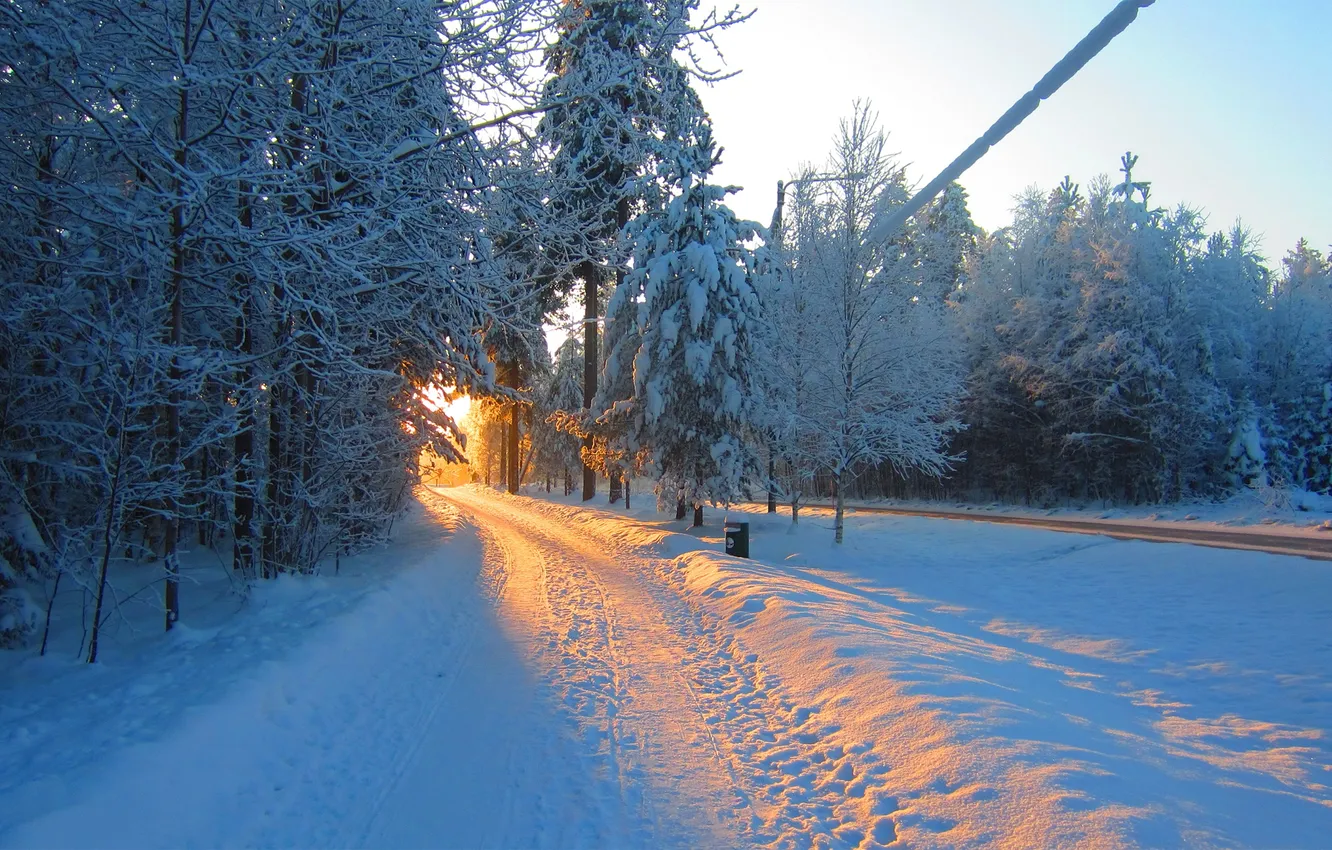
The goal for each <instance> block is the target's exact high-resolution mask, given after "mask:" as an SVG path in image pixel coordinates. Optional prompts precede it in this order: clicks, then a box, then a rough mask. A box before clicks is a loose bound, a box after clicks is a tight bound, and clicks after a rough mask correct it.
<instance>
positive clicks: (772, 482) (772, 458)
mask: <svg viewBox="0 0 1332 850" xmlns="http://www.w3.org/2000/svg"><path fill="white" fill-rule="evenodd" d="M768 513H770V514H775V513H777V458H776V453H775V452H773V450H772V446H768Z"/></svg>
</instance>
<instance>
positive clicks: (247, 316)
mask: <svg viewBox="0 0 1332 850" xmlns="http://www.w3.org/2000/svg"><path fill="white" fill-rule="evenodd" d="M249 192H250V187H249V184H248V183H244V182H242V183H241V184H240V198H241V200H240V209H239V212H238V217H239V219H240V225H241V228H242V229H248V228H250V227H251V226H252V225H253V212H252V211H251V208H250V201H249ZM236 286H237V294H238V296H239V298H240V306H241V309H240V315H239V316H238V317H237V318H236V350H237V352H238V353H239V354H240V356H241V361H242V365H241V367H240V369H238V370H237V372H236V387H237V394H236V399H237V402H236V414H237V417H238V420H239V421H238V422H237V423H236V425H237V427H236V436H235V439H234V440H233V441H232V461H231V462H232V469H233V480H234V481H235V486H234V489H233V495H232V516H233V522H232V530H231V569H232V570H233V571H234V572H237V573H240V574H241V575H243V576H246V577H250V576H253V575H254V493H252V492H251V491H250V487H251V486H252V485H251V483H250V482H251V459H252V458H253V456H254V425H255V422H254V398H253V397H252V396H251V395H250V390H251V387H252V385H253V378H254V374H253V373H254V367H253V366H252V365H251V363H250V354H251V352H253V350H254V337H253V335H252V334H251V333H250V322H251V320H252V319H253V316H252V315H251V313H250V280H249V277H248V275H246V274H245V273H243V272H242V273H238V274H237V275H236Z"/></svg>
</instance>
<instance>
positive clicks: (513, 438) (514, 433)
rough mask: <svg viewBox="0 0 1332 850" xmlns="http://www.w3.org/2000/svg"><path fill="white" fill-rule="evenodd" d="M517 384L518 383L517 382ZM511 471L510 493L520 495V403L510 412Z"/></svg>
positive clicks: (509, 450)
mask: <svg viewBox="0 0 1332 850" xmlns="http://www.w3.org/2000/svg"><path fill="white" fill-rule="evenodd" d="M515 383H517V382H516V381H515ZM508 452H509V470H508V473H507V477H508V479H509V492H510V493H512V494H514V495H515V496H516V495H518V485H519V484H520V483H522V482H521V480H520V478H521V476H520V475H519V473H518V402H516V401H515V402H513V407H512V409H511V410H510V411H509V449H508Z"/></svg>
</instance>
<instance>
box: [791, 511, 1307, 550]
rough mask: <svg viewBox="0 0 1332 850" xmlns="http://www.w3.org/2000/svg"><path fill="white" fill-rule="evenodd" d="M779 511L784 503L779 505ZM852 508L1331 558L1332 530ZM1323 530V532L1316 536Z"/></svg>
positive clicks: (872, 512) (1131, 538)
mask: <svg viewBox="0 0 1332 850" xmlns="http://www.w3.org/2000/svg"><path fill="white" fill-rule="evenodd" d="M804 507H809V508H825V509H829V510H831V506H830V505H826V504H819V503H810V504H808V505H805V506H802V509H803V508H804ZM778 510H779V511H780V510H781V506H778ZM847 511H848V512H856V513H867V514H897V515H899V516H920V517H933V518H936V519H954V520H970V521H972V522H993V523H999V524H1002V525H1024V526H1028V527H1031V528H1044V529H1047V530H1049V531H1066V532H1071V533H1074V534H1104V535H1105V536H1107V537H1114V538H1117V539H1119V540H1150V541H1153V542H1156V543H1193V544H1196V545H1198V546H1211V547H1214V548H1217V549H1249V550H1253V551H1258V552H1271V553H1273V554H1276V555H1299V556H1301V557H1304V558H1313V559H1315V560H1320V561H1332V531H1317V532H1313V533H1299V532H1295V533H1291V532H1280V531H1274V530H1272V529H1271V528H1266V527H1253V526H1248V527H1243V528H1234V529H1215V528H1188V527H1184V526H1182V524H1180V523H1169V524H1166V523H1135V522H1133V521H1132V520H1087V519H1062V518H1057V517H1033V516H1013V515H1011V514H982V513H973V512H970V511H948V510H915V509H911V508H883V507H866V506H860V505H857V506H855V507H852V506H847ZM1314 535H1322V536H1314Z"/></svg>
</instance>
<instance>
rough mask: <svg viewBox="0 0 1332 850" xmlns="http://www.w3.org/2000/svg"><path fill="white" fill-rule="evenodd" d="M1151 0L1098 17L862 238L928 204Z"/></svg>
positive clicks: (878, 235)
mask: <svg viewBox="0 0 1332 850" xmlns="http://www.w3.org/2000/svg"><path fill="white" fill-rule="evenodd" d="M1154 2H1155V0H1123V2H1121V3H1120V4H1119V5H1117V6H1115V8H1114V9H1111V10H1110V14H1108V15H1106V16H1105V17H1104V18H1102V19H1101V22H1100V23H1099V24H1097V25H1096V26H1095V27H1093V28H1092V31H1091V32H1089V33H1087V35H1086V37H1084V38H1083V39H1082V41H1079V42H1078V43H1077V44H1076V45H1074V47H1073V49H1072V50H1070V51H1069V52H1068V53H1067V54H1065V55H1064V58H1063V59H1060V60H1059V61H1058V62H1057V63H1055V66H1054V67H1053V68H1051V69H1050V70H1049V72H1048V73H1046V75H1045V76H1044V77H1041V79H1040V80H1039V81H1038V82H1037V83H1036V85H1035V86H1034V87H1032V90H1031V91H1029V92H1027V93H1026V94H1024V95H1023V96H1022V97H1021V98H1019V99H1018V101H1017V103H1015V104H1013V105H1012V106H1010V107H1009V108H1008V111H1007V112H1005V113H1004V114H1003V115H1001V116H999V120H998V121H995V122H994V124H992V125H990V129H988V130H986V131H985V133H984V135H982V136H981V137H980V138H979V139H977V140H976V141H974V142H972V144H971V147H969V148H967V149H966V150H964V151H963V152H962V153H961V154H960V155H959V156H958V157H957V159H955V160H953V161H952V162H951V163H949V165H948V167H947V168H945V169H944V170H943V171H941V172H939V176H938V177H935V178H934V179H933V180H931V181H930V182H929V183H927V184H925V188H923V189H921V190H920V191H919V192H917V193H916V194H915V197H913V198H912V199H911V200H909V201H907V202H906V204H905V205H904V206H901V207H898V208H897V209H896V210H894V211H893V212H892V214H891V215H889V216H887V217H886V218H884V219H881V220H880V221H879V222H878V223H876V224H875V225H874V226H873V227H871V228H870V231H869V233H868V234H866V237H865V238H866V241H875V242H879V241H886V240H888V239H890V238H892V237H893V236H896V235H897V231H898V230H900V229H901V228H902V225H904V224H906V220H907V219H908V218H911V216H913V215H915V214H916V213H918V212H920V210H921V208H922V207H924V206H925V205H926V204H928V203H929V202H930V201H931V200H932V199H933V198H934V196H935V195H937V194H939V193H940V192H942V191H943V190H944V188H945V187H947V186H948V184H949V183H952V182H953V181H954V180H956V179H957V178H959V177H961V176H962V173H963V172H964V171H966V170H967V169H968V168H970V167H971V166H973V165H975V164H976V163H977V162H979V161H980V158H981V157H983V156H985V154H986V153H988V152H989V150H990V148H992V147H994V146H995V145H997V144H999V142H1000V141H1002V140H1003V138H1004V137H1005V136H1007V135H1008V134H1009V133H1011V132H1013V130H1015V129H1017V126H1018V125H1019V124H1021V123H1022V122H1023V121H1024V120H1026V118H1027V116H1028V115H1030V114H1031V113H1033V112H1035V111H1036V107H1038V106H1040V105H1041V101H1042V100H1045V99H1046V98H1048V97H1050V96H1051V95H1052V94H1054V93H1055V92H1056V91H1058V90H1059V88H1060V86H1062V85H1063V84H1064V83H1066V82H1068V81H1069V80H1071V79H1072V78H1073V75H1074V74H1076V73H1077V72H1078V71H1081V70H1082V68H1083V66H1085V65H1086V64H1087V63H1088V62H1090V61H1091V60H1092V57H1094V56H1096V54H1098V53H1100V52H1101V51H1102V50H1103V49H1105V46H1106V45H1107V44H1109V43H1110V42H1111V41H1113V40H1114V38H1115V36H1117V35H1119V34H1120V33H1121V32H1123V31H1124V30H1126V29H1128V25H1129V24H1131V23H1133V21H1134V20H1136V19H1137V17H1138V10H1139V9H1145V8H1147V7H1148V6H1150V5H1152V3H1154Z"/></svg>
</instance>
